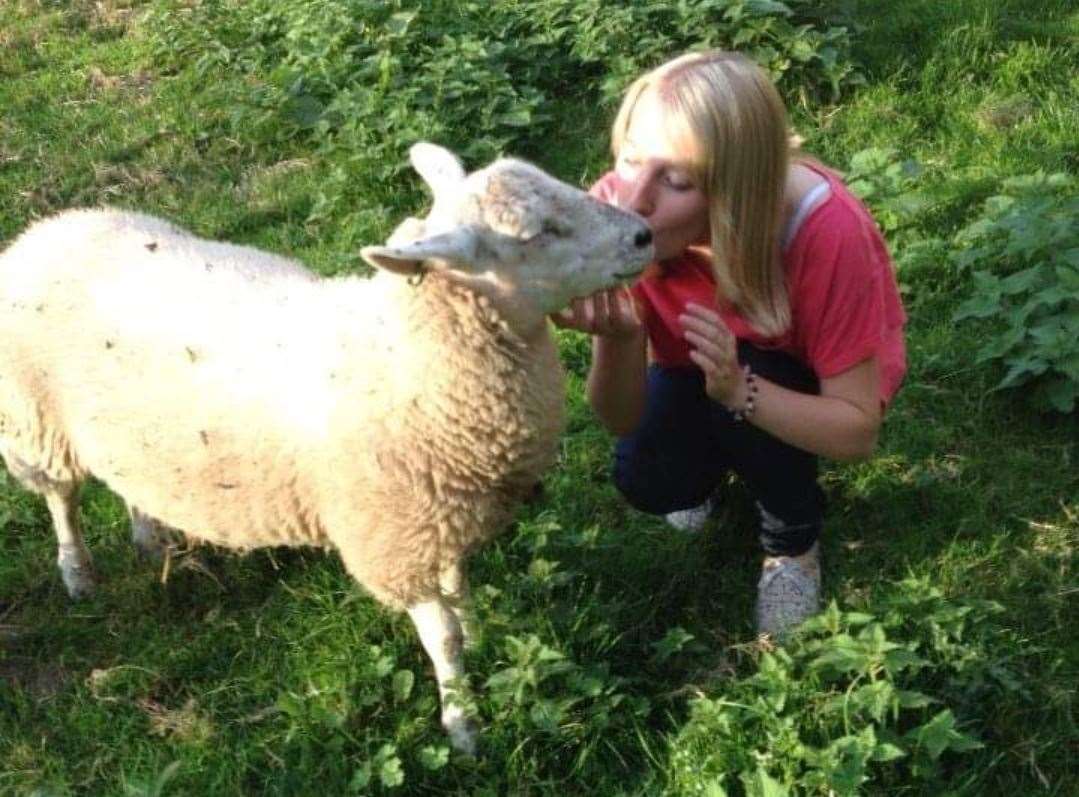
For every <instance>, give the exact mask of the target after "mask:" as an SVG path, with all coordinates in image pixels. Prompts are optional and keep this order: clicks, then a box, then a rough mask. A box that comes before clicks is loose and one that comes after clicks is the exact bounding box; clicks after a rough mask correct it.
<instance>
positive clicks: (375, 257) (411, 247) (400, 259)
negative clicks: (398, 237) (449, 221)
mask: <svg viewBox="0 0 1079 797" xmlns="http://www.w3.org/2000/svg"><path fill="white" fill-rule="evenodd" d="M360 254H361V255H363V259H364V260H366V261H367V262H368V263H370V264H371V265H372V266H374V267H376V268H381V269H385V270H386V271H392V272H393V273H394V274H415V273H417V272H418V271H419V270H420V264H421V263H423V262H425V261H426V262H428V263H429V264H430V265H431V266H433V267H434V268H458V269H465V270H471V266H472V264H473V263H475V261H476V232H475V230H473V229H472V228H471V227H457V228H456V229H453V230H450V231H449V232H444V233H440V234H438V235H432V236H430V237H428V238H420V239H419V240H416V241H410V242H408V243H402V244H398V245H395V246H394V245H386V246H365V247H364V248H363V249H361V250H360Z"/></svg>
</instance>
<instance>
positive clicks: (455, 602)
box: [438, 559, 476, 647]
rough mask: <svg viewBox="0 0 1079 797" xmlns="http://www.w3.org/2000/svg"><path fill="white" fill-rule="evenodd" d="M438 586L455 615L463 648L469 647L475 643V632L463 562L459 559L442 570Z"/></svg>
mask: <svg viewBox="0 0 1079 797" xmlns="http://www.w3.org/2000/svg"><path fill="white" fill-rule="evenodd" d="M438 586H439V588H440V589H441V590H442V597H443V598H445V599H446V601H447V603H449V605H450V608H451V609H452V610H453V613H454V614H455V615H457V622H459V623H460V624H461V634H462V636H463V638H464V644H465V646H466V647H471V646H472V645H473V644H474V643H475V641H476V631H475V626H474V623H473V621H472V617H471V611H472V599H471V596H470V594H469V589H468V575H467V573H466V572H465V563H464V561H462V560H460V559H459V560H457V561H456V562H454V563H453V564H452V565H449V566H448V567H445V568H443V569H442V572H440V573H439V574H438Z"/></svg>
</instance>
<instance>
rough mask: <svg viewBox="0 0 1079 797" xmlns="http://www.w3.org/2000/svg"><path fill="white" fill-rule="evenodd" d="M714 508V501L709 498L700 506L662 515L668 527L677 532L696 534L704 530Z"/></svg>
mask: <svg viewBox="0 0 1079 797" xmlns="http://www.w3.org/2000/svg"><path fill="white" fill-rule="evenodd" d="M715 508H716V503H715V499H713V498H711V497H709V498H707V499H706V500H705V502H704V503H703V504H701V505H700V506H693V507H690V508H689V509H679V510H678V511H677V512H668V513H667V514H666V515H664V518H665V519H666V521H667V525H668V526H671V527H672V528H676V529H678V530H679V531H686V532H689V533H691V534H696V533H698V532H699V531H701V530H702V529H703V528H704V526H705V524H706V523H707V522H708V518H710V517H712V513H713V511H714V510H715Z"/></svg>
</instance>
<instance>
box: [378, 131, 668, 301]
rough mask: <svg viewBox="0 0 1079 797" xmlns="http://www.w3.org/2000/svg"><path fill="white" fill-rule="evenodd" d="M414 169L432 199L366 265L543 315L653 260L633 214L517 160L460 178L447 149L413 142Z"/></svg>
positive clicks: (461, 171)
mask: <svg viewBox="0 0 1079 797" xmlns="http://www.w3.org/2000/svg"><path fill="white" fill-rule="evenodd" d="M410 155H411V159H412V164H413V166H414V167H415V168H416V171H418V172H419V173H420V175H421V176H422V177H423V178H424V180H425V181H426V182H427V184H428V185H429V186H430V188H431V191H432V193H433V194H434V205H433V206H432V208H431V212H430V214H429V215H428V216H427V218H426V219H424V220H423V221H420V220H417V219H409V220H408V221H406V222H405V223H404V224H402V225H401V227H399V228H398V230H397V232H395V233H394V235H393V236H391V238H390V240H389V241H388V242H387V244H386V245H385V246H368V247H365V248H364V249H363V257H364V259H366V260H367V262H369V263H371V264H372V265H374V266H377V267H379V268H382V269H386V270H388V271H392V272H395V273H399V274H406V275H411V274H416V273H420V272H422V271H425V270H427V269H434V270H440V271H445V272H446V273H448V274H453V275H456V276H457V277H459V278H460V280H461V281H462V282H465V283H467V284H470V285H472V286H474V287H477V288H478V289H480V290H484V291H485V292H487V293H489V294H491V295H492V296H493V297H495V298H496V300H501V302H502V303H503V304H506V303H508V304H510V305H512V307H511V308H509V309H511V310H512V312H513V313H514V314H520V313H524V314H525V315H529V316H535V317H542V316H545V315H547V314H549V313H553V312H555V311H557V310H560V309H562V308H563V307H565V306H566V304H568V303H569V300H570V299H572V298H574V297H576V296H585V295H587V294H590V293H593V292H595V291H597V290H600V289H602V288H608V287H611V286H613V285H616V284H618V283H619V282H624V281H626V280H629V279H631V278H632V277H634V276H636V275H637V274H639V273H640V272H641V271H642V270H643V269H644V267H645V266H646V265H647V264H648V262H649V261H650V260H651V259H652V254H653V253H652V244H651V240H652V235H651V232H650V230H649V228H648V225H647V224H645V222H644V220H643V219H641V217H640V216H637V215H636V214H634V213H629V212H626V211H623V210H619V209H617V208H614V207H611V206H610V205H606V204H604V203H602V202H600V201H598V200H596V199H594V198H593V197H591V196H589V195H588V194H586V193H585V192H584V191H580V190H578V189H576V188H573V187H572V186H569V185H566V184H565V183H563V182H560V181H559V180H556V179H555V178H553V177H551V176H550V175H548V174H546V173H544V172H543V171H541V170H540V169H538V168H536V167H535V166H532V165H531V164H528V163H525V162H523V161H519V160H514V159H512V158H503V159H500V160H497V161H495V162H494V163H492V164H491V165H490V166H488V167H487V168H485V169H481V170H480V171H477V172H473V173H472V174H471V175H466V174H465V172H464V169H463V168H462V167H461V163H460V162H459V161H458V160H457V158H456V157H455V156H454V155H453V154H452V153H450V152H449V151H447V150H445V149H443V148H441V147H437V146H434V145H433V144H416V145H415V146H414V147H412V150H411V153H410Z"/></svg>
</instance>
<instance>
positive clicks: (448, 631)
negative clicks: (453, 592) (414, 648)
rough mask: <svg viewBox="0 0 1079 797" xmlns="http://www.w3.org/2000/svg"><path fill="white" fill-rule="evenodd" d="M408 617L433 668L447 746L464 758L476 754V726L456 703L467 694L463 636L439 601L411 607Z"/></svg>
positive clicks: (447, 606)
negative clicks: (463, 664)
mask: <svg viewBox="0 0 1079 797" xmlns="http://www.w3.org/2000/svg"><path fill="white" fill-rule="evenodd" d="M408 615H409V617H411V618H412V622H413V623H414V624H415V626H416V631H417V632H418V633H419V635H420V641H421V642H422V643H423V648H424V650H426V651H427V655H428V656H430V658H431V663H432V664H434V666H435V678H436V679H437V680H438V694H439V698H440V700H441V703H442V727H443V728H445V729H446V733H448V734H449V737H450V744H452V745H453V746H454V748H455V749H457V750H459V751H461V752H462V753H465V754H466V755H470V756H472V755H475V754H476V737H477V735H478V732H477V729H476V724H475V722H474V721H473V720H472V718H471V717H469V716H468V715H467V713H466V712H465V708H464V706H463V705H462V703H461V701H460V700H459V699H458V697H459V695H460V696H463V694H467V692H466V691H465V690H467V688H468V687H467V685H466V684H465V681H464V667H463V666H462V664H461V649H462V647H463V642H464V639H463V635H462V632H461V623H460V621H458V619H457V615H456V614H455V613H454V611H453V608H452V607H451V606H450V604H449V603H448V602H447V601H446V600H445V599H443V598H437V599H435V600H430V601H424V602H422V603H417V604H414V605H413V606H410V607H409V609H408Z"/></svg>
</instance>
